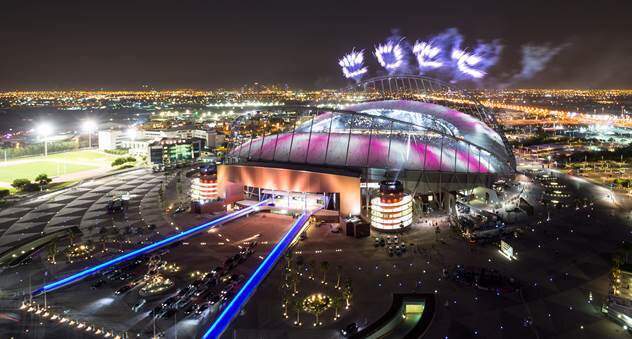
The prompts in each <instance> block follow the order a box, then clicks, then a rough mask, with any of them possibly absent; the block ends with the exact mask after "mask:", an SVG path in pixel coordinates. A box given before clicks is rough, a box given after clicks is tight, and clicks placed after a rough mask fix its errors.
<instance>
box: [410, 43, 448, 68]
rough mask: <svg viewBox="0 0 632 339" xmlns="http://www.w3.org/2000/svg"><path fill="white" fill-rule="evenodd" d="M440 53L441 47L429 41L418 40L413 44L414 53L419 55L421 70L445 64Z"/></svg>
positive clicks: (418, 60)
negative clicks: (440, 57)
mask: <svg viewBox="0 0 632 339" xmlns="http://www.w3.org/2000/svg"><path fill="white" fill-rule="evenodd" d="M439 53H441V48H439V47H436V46H433V45H432V44H431V43H428V42H424V41H417V42H415V45H414V46H413V54H415V56H416V57H417V62H418V63H419V69H420V70H422V69H426V68H432V69H434V68H439V67H441V66H443V62H442V61H441V60H440V59H439Z"/></svg>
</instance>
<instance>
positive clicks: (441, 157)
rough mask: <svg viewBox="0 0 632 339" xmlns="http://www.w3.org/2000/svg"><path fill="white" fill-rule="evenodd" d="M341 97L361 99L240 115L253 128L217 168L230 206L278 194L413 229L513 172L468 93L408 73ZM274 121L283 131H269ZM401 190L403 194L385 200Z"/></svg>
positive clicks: (382, 225)
mask: <svg viewBox="0 0 632 339" xmlns="http://www.w3.org/2000/svg"><path fill="white" fill-rule="evenodd" d="M344 93H345V98H353V100H354V101H355V102H354V103H351V104H347V105H343V106H337V107H340V108H335V109H334V108H326V107H332V105H326V104H320V105H314V106H309V107H292V106H284V107H278V108H273V109H267V111H266V112H260V111H256V112H249V113H247V114H245V115H244V118H247V119H243V121H241V120H240V119H238V121H236V122H235V125H240V124H242V122H245V121H248V122H247V123H244V125H242V126H241V127H242V128H241V132H240V133H237V135H236V136H235V138H234V139H233V140H232V145H231V147H230V150H229V152H228V155H227V161H226V163H225V164H224V165H221V166H219V168H218V183H219V185H220V190H219V191H220V195H222V197H223V198H224V199H225V201H226V202H227V203H232V202H236V201H240V200H244V199H251V200H261V199H263V198H271V197H273V198H275V199H276V200H277V201H278V203H279V204H281V205H283V206H285V207H286V208H287V209H288V210H292V209H302V208H307V207H309V206H310V205H316V204H321V203H323V202H325V201H327V203H328V206H327V207H328V210H330V211H335V212H337V213H338V215H339V216H340V217H348V216H364V217H366V218H367V219H371V225H372V226H373V227H374V228H377V229H382V230H389V229H394V228H398V227H403V226H408V225H410V224H411V222H412V214H413V213H420V212H423V211H428V210H436V209H439V210H446V211H447V210H450V209H452V208H454V206H455V202H456V197H457V196H458V195H459V194H464V192H467V191H468V190H472V189H474V188H477V187H487V188H489V187H491V186H492V184H493V183H494V182H496V181H497V180H500V179H504V178H508V177H511V176H513V175H514V172H515V159H514V156H513V153H512V151H511V148H510V146H509V145H508V143H507V141H506V138H505V137H504V134H503V132H502V130H501V128H500V127H499V126H498V124H497V123H496V121H495V119H494V117H493V115H492V114H490V112H489V110H488V109H486V108H485V107H484V106H482V105H481V104H480V103H479V102H478V101H477V100H476V99H475V98H474V97H473V96H471V95H469V94H468V93H467V92H466V91H463V90H459V89H457V88H454V87H452V86H450V85H448V84H445V83H441V82H439V81H437V80H433V79H429V78H425V77H421V76H401V77H381V78H374V79H371V80H368V81H365V82H363V83H358V84H356V85H354V86H351V87H349V88H347V89H346V90H345V91H344ZM253 121H255V122H257V121H258V122H259V123H260V124H259V126H264V128H258V129H255V128H253V127H252V126H253ZM274 121H277V122H278V121H282V122H283V123H284V124H283V125H284V127H283V128H280V129H278V130H275V129H274V128H265V126H268V125H267V124H270V125H272V124H273V122H274ZM277 126H278V123H277ZM238 129H239V128H238V127H237V128H235V130H238ZM397 182H399V183H401V185H400V184H397ZM389 185H390V186H389ZM395 187H401V188H399V190H401V191H402V192H401V193H402V194H403V195H398V197H399V198H398V199H396V200H392V199H391V200H389V199H386V198H385V197H384V195H385V194H393V192H392V191H393V189H394V188H395ZM380 197H381V198H380ZM393 212H397V213H393ZM402 218H403V219H402Z"/></svg>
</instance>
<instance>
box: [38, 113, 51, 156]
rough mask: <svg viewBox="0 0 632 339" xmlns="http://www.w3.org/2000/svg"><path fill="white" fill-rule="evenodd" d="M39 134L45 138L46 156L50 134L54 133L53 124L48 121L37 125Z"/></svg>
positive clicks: (45, 154) (46, 154)
mask: <svg viewBox="0 0 632 339" xmlns="http://www.w3.org/2000/svg"><path fill="white" fill-rule="evenodd" d="M36 131H37V135H39V136H40V137H41V138H43V139H44V156H45V157H47V156H48V136H49V135H51V134H52V133H53V126H52V125H51V124H50V123H48V122H43V123H40V124H39V125H38V126H37V129H36Z"/></svg>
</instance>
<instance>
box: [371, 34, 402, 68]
mask: <svg viewBox="0 0 632 339" xmlns="http://www.w3.org/2000/svg"><path fill="white" fill-rule="evenodd" d="M375 57H376V58H377V62H378V63H379V64H380V66H382V67H384V68H385V69H386V70H387V71H389V72H393V71H395V70H396V69H398V68H399V67H400V66H402V64H403V62H404V51H403V50H402V47H401V46H400V45H399V43H398V42H393V41H389V42H387V43H385V44H379V45H377V47H376V48H375Z"/></svg>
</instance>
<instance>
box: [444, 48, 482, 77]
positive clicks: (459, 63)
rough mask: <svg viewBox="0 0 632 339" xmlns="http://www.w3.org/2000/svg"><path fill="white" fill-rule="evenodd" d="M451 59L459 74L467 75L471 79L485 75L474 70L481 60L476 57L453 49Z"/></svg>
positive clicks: (478, 70)
mask: <svg viewBox="0 0 632 339" xmlns="http://www.w3.org/2000/svg"><path fill="white" fill-rule="evenodd" d="M452 59H453V60H454V61H455V63H456V68H457V69H458V70H459V72H461V73H463V74H466V75H469V76H471V77H472V78H475V79H480V78H482V77H484V76H485V74H487V73H486V72H485V71H483V70H480V69H477V68H475V67H476V66H478V65H479V64H480V63H481V61H482V60H483V59H482V58H481V57H479V56H477V55H474V54H470V53H467V52H465V51H463V50H461V49H458V48H455V49H453V50H452Z"/></svg>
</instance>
